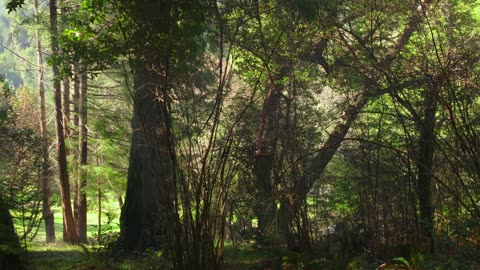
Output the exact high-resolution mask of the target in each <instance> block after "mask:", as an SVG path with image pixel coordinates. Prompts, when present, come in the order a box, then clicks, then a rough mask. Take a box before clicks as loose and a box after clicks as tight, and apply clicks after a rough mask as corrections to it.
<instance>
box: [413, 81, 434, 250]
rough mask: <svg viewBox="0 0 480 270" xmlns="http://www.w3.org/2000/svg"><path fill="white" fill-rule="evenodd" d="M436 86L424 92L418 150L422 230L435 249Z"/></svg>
mask: <svg viewBox="0 0 480 270" xmlns="http://www.w3.org/2000/svg"><path fill="white" fill-rule="evenodd" d="M436 91H437V89H436V87H432V88H431V89H429V90H427V91H425V93H424V95H425V96H424V118H423V121H422V123H420V125H419V126H418V129H419V132H420V138H419V141H418V152H417V170H418V177H417V187H418V192H417V193H418V202H419V206H420V230H421V232H420V233H421V236H422V238H423V239H422V240H423V241H424V243H423V244H426V248H427V249H429V251H433V227H434V219H433V212H434V211H433V205H432V175H433V172H432V170H433V154H434V142H435V132H434V131H435V113H436V111H437V101H436V100H437V99H436V95H437V94H436Z"/></svg>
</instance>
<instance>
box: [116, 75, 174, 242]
mask: <svg viewBox="0 0 480 270" xmlns="http://www.w3.org/2000/svg"><path fill="white" fill-rule="evenodd" d="M155 73H156V71H152V70H147V67H145V66H138V67H137V68H136V69H135V85H134V88H135V93H134V106H135V108H134V116H133V119H132V130H133V134H132V144H131V149H130V164H129V168H128V182H127V193H126V197H125V203H124V206H123V208H122V215H121V219H120V223H121V232H120V239H119V245H120V248H121V249H122V250H125V251H143V250H145V249H147V248H154V249H159V248H165V246H164V245H165V244H166V243H167V241H166V240H167V239H166V238H167V235H166V230H167V228H166V224H167V223H169V224H171V222H172V220H168V218H169V212H170V211H171V208H170V207H173V206H172V204H173V200H174V196H175V193H174V190H173V187H172V185H173V174H174V171H173V162H172V159H171V155H170V138H169V131H168V130H167V125H166V119H165V113H166V112H165V108H166V106H165V105H166V104H165V103H164V102H167V101H166V100H165V98H166V97H165V98H158V97H156V96H155V93H158V89H159V87H163V84H162V82H161V80H158V78H156V77H158V76H159V75H157V74H155Z"/></svg>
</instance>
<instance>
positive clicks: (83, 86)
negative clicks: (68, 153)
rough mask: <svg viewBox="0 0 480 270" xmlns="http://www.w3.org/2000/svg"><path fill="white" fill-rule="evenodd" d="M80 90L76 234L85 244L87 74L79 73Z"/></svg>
mask: <svg viewBox="0 0 480 270" xmlns="http://www.w3.org/2000/svg"><path fill="white" fill-rule="evenodd" d="M80 76H81V81H80V90H79V95H78V109H79V113H78V114H79V116H78V119H79V120H78V128H79V131H78V132H79V134H78V135H79V136H78V158H79V159H78V181H77V193H76V196H77V197H76V198H75V200H76V201H77V207H78V208H77V216H76V223H77V232H78V235H79V237H80V241H81V242H82V243H87V194H86V191H85V189H86V186H87V174H86V170H85V166H86V165H87V154H88V153H87V151H88V148H87V137H88V130H87V88H88V87H87V82H88V78H87V73H86V72H82V73H81V75H80Z"/></svg>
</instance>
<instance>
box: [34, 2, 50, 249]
mask: <svg viewBox="0 0 480 270" xmlns="http://www.w3.org/2000/svg"><path fill="white" fill-rule="evenodd" d="M34 5H35V22H36V23H39V14H38V1H37V0H35V1H34ZM35 39H36V43H37V65H38V89H39V96H40V121H39V122H40V139H41V143H42V168H41V176H40V178H41V180H42V193H43V194H42V214H43V220H44V221H45V234H46V241H47V243H50V242H54V241H55V224H54V216H53V212H52V210H51V208H50V198H51V191H50V170H49V163H50V162H49V159H50V157H49V155H50V154H49V151H48V146H49V138H48V134H47V113H46V109H45V83H44V81H43V80H44V76H43V71H44V69H43V55H42V43H41V41H40V37H39V34H38V29H35Z"/></svg>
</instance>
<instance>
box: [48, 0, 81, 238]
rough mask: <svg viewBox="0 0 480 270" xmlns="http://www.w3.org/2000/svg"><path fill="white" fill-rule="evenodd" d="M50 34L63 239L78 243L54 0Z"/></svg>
mask: <svg viewBox="0 0 480 270" xmlns="http://www.w3.org/2000/svg"><path fill="white" fill-rule="evenodd" d="M49 7H50V32H51V47H52V53H51V58H52V69H53V91H54V99H55V125H56V138H57V143H56V146H57V162H58V170H59V178H60V193H61V201H62V208H63V216H64V226H65V230H64V239H65V241H67V242H69V243H78V241H79V237H78V233H77V230H76V226H75V220H74V217H73V211H72V205H71V197H70V182H69V180H68V171H67V153H66V148H65V134H64V130H65V127H64V122H63V113H62V92H61V87H60V80H61V77H60V70H59V68H58V63H57V62H56V61H58V58H57V57H58V53H59V49H58V40H57V39H58V30H57V27H58V23H57V3H56V0H52V1H50V4H49Z"/></svg>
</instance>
